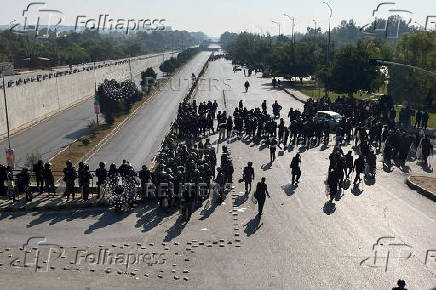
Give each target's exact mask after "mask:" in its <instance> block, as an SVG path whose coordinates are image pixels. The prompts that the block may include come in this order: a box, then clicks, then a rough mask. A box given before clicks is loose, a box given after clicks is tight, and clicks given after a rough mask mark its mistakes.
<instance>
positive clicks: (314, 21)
mask: <svg viewBox="0 0 436 290" xmlns="http://www.w3.org/2000/svg"><path fill="white" fill-rule="evenodd" d="M313 23H315V33H314V34H316V24H317V22H316V20H315V19H313Z"/></svg>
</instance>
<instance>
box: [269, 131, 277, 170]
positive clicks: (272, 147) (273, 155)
mask: <svg viewBox="0 0 436 290" xmlns="http://www.w3.org/2000/svg"><path fill="white" fill-rule="evenodd" d="M277 144H278V142H277V139H276V138H275V137H274V136H272V137H271V139H270V140H269V141H268V145H269V153H270V154H269V156H270V162H271V163H273V162H274V160H276V149H277Z"/></svg>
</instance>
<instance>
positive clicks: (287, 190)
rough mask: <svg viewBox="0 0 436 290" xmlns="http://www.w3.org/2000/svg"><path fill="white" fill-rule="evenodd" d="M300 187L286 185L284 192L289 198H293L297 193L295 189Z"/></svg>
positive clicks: (283, 187)
mask: <svg viewBox="0 0 436 290" xmlns="http://www.w3.org/2000/svg"><path fill="white" fill-rule="evenodd" d="M297 187H298V185H292V184H286V185H283V186H282V189H283V191H284V192H285V193H286V195H287V196H292V195H294V193H295V189H297Z"/></svg>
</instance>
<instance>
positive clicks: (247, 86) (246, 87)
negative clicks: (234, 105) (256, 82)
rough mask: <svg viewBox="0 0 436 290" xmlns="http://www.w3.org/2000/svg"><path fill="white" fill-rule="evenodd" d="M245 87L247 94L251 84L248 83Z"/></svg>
mask: <svg viewBox="0 0 436 290" xmlns="http://www.w3.org/2000/svg"><path fill="white" fill-rule="evenodd" d="M244 87H245V92H248V88H249V87H250V83H249V82H248V81H246V82H245V83H244Z"/></svg>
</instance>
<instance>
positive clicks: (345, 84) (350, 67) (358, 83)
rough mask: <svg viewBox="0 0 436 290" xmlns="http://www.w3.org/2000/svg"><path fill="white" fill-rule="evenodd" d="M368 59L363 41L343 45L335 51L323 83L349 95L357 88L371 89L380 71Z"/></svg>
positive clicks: (357, 89) (373, 87)
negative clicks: (354, 44)
mask: <svg viewBox="0 0 436 290" xmlns="http://www.w3.org/2000/svg"><path fill="white" fill-rule="evenodd" d="M368 59H369V54H368V51H367V50H366V47H365V44H364V43H362V42H359V44H358V45H357V46H352V45H346V46H344V47H343V48H341V49H340V50H339V51H338V52H337V53H336V55H335V56H334V60H333V63H332V65H331V68H330V69H329V71H328V73H327V74H326V76H324V80H323V81H324V82H325V85H326V86H327V87H328V88H331V89H332V90H333V91H335V92H338V93H347V94H348V95H349V96H350V97H352V96H353V93H355V92H357V91H359V90H364V91H372V90H373V89H375V81H376V80H377V78H378V77H380V72H379V70H378V68H377V67H375V66H371V65H369V63H368Z"/></svg>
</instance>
